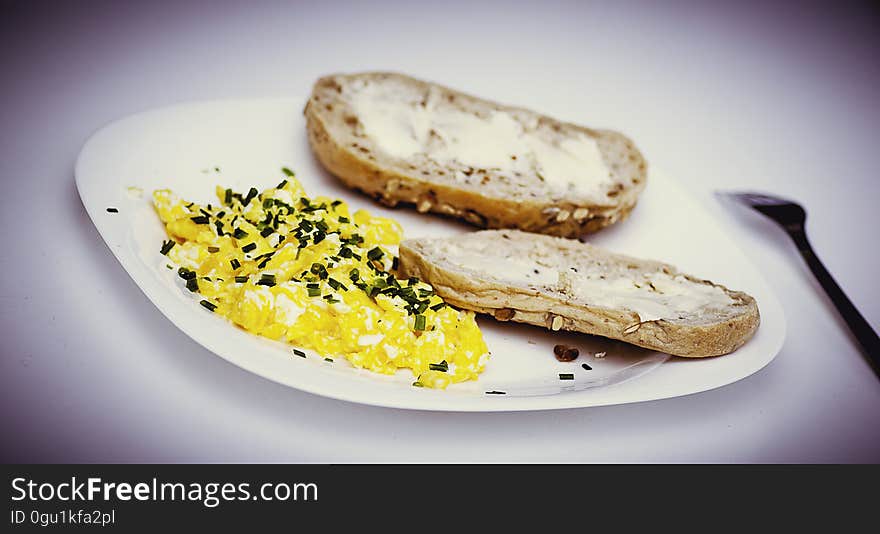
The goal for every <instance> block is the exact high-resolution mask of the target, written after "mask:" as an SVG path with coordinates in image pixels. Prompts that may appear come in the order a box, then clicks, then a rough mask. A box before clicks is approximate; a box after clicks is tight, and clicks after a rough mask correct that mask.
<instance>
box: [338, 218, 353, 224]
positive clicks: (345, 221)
mask: <svg viewBox="0 0 880 534" xmlns="http://www.w3.org/2000/svg"><path fill="white" fill-rule="evenodd" d="M339 222H341V223H343V224H344V223H349V222H351V220H349V218H348V217H340V218H339Z"/></svg>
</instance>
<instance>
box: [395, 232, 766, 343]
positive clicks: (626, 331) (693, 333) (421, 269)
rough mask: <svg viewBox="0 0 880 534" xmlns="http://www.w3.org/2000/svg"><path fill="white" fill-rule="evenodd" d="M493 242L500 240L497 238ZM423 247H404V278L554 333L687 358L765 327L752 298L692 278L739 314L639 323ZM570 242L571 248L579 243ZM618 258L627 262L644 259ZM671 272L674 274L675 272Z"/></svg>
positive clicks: (459, 302)
mask: <svg viewBox="0 0 880 534" xmlns="http://www.w3.org/2000/svg"><path fill="white" fill-rule="evenodd" d="M487 238H489V237H487ZM492 238H493V239H496V241H497V237H492ZM422 243H423V241H420V240H405V241H404V242H403V243H401V245H400V270H401V274H402V276H415V277H418V278H420V279H422V280H424V281H426V282H428V283H430V284H431V285H432V286H434V290H435V291H436V292H437V294H438V295H440V296H441V297H443V299H444V300H446V301H447V302H449V303H450V304H452V305H454V306H458V307H461V308H465V309H469V310H473V311H476V312H479V313H485V314H488V315H492V316H494V317H495V318H496V319H498V320H501V321H506V320H511V321H515V322H521V323H527V324H531V325H537V326H542V327H545V328H548V329H551V330H569V331H575V332H583V333H586V334H593V335H599V336H604V337H608V338H611V339H618V340H621V341H625V342H627V343H631V344H633V345H638V346H640V347H644V348H648V349H653V350H657V351H660V352H665V353H667V354H672V355H675V356H682V357H687V358H703V357H709V356H720V355H723V354H728V353H731V352H733V351H735V350H736V349H738V348H739V347H741V346H742V345H743V344H745V343H746V342H747V341H748V340H749V339H750V338H751V337H752V336H753V335H754V333H755V331H756V330H757V328H758V325H759V324H760V313H759V311H758V305H757V302H756V301H755V299H754V298H752V297H751V296H750V295H748V294H746V293H743V292H740V291H732V290H730V289H727V288H726V287H724V286H721V285H719V284H714V283H712V282H709V281H707V280H700V279H697V278H694V277H692V276H688V275H685V276H686V277H687V278H688V279H689V280H691V281H692V282H695V283H702V284H710V285H713V286H716V287H720V288H722V289H723V290H724V292H725V293H726V294H727V295H728V296H729V297H730V298H731V299H733V300H734V301H735V302H736V303H737V312H736V314H735V315H732V316H729V317H720V318H714V319H709V320H706V321H703V322H700V323H693V322H692V323H687V322H676V321H670V320H666V319H660V320H655V321H647V322H639V317H638V314H635V313H634V312H631V311H628V310H620V309H619V310H613V309H607V308H602V307H594V306H585V305H583V304H579V303H575V302H572V301H571V300H570V299H569V300H567V299H564V298H561V296H560V295H558V294H555V293H553V292H547V291H542V290H541V289H540V288H524V287H522V286H517V285H514V284H504V283H500V282H497V281H493V280H491V279H482V278H479V277H475V276H473V273H470V272H466V271H463V270H461V271H459V270H454V269H452V268H449V267H445V266H441V265H439V264H438V262H437V261H436V258H432V257H431V256H430V254H427V253H425V251H424V249H423V247H422V246H421V245H422ZM570 243H571V244H572V245H571V246H577V245H579V244H580V243H577V242H570ZM594 248H595V247H594ZM609 254H610V253H609ZM617 256H618V257H619V258H622V259H624V260H626V261H627V262H629V261H630V260H634V261H637V262H638V261H640V260H635V259H634V258H628V257H625V256H620V255H617ZM641 261H642V262H643V265H640V267H645V266H650V267H652V268H656V266H658V265H660V266H663V265H665V264H660V263H657V262H651V261H645V260H641ZM668 267H669V268H671V266H668ZM672 272H675V271H674V269H673V270H672Z"/></svg>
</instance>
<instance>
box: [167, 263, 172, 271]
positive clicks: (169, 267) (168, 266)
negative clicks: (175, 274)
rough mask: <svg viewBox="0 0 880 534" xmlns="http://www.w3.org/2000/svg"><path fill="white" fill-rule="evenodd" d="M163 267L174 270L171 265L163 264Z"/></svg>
mask: <svg viewBox="0 0 880 534" xmlns="http://www.w3.org/2000/svg"><path fill="white" fill-rule="evenodd" d="M165 268H166V269H168V270H169V271H173V270H174V267H172V266H171V265H168V264H165Z"/></svg>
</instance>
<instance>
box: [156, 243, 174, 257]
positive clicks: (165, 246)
mask: <svg viewBox="0 0 880 534" xmlns="http://www.w3.org/2000/svg"><path fill="white" fill-rule="evenodd" d="M176 244H177V241H175V240H173V239H169V240H168V241H162V248H161V249H159V252H161V253H162V255H163V256H167V255H168V253H169V252H171V249H173V248H174V245H176Z"/></svg>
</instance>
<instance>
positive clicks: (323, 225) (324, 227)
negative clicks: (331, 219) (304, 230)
mask: <svg viewBox="0 0 880 534" xmlns="http://www.w3.org/2000/svg"><path fill="white" fill-rule="evenodd" d="M315 228H317V229H318V230H320V231H322V232H326V231H327V230H329V229H330V227H329V226H327V223H325V222H324V221H323V220H321V221H317V222H315Z"/></svg>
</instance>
